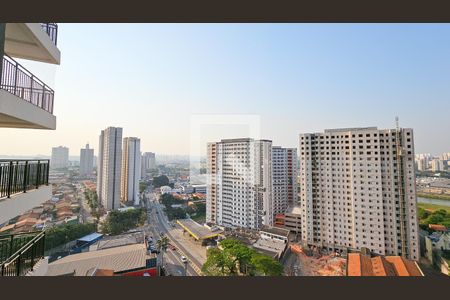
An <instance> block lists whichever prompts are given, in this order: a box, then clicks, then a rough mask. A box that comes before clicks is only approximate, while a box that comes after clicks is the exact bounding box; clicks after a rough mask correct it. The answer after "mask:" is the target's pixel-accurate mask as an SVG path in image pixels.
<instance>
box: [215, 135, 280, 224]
mask: <svg viewBox="0 0 450 300" xmlns="http://www.w3.org/2000/svg"><path fill="white" fill-rule="evenodd" d="M207 147H208V149H207V155H208V159H207V170H208V171H207V175H208V176H207V200H206V221H207V222H212V223H215V224H218V225H222V226H226V227H231V228H234V227H245V228H251V229H259V228H261V227H262V226H263V225H270V226H271V225H272V224H273V207H272V141H269V140H254V139H250V138H242V139H224V140H221V141H220V142H214V143H208V146H207Z"/></svg>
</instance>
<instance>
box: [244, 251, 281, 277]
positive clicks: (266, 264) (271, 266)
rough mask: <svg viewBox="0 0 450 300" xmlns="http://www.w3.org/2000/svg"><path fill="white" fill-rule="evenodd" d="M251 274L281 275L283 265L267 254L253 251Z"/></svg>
mask: <svg viewBox="0 0 450 300" xmlns="http://www.w3.org/2000/svg"><path fill="white" fill-rule="evenodd" d="M251 266H252V274H251V275H254V276H255V275H259V276H281V275H283V266H282V265H281V264H280V263H279V262H277V261H275V260H274V259H272V258H271V257H269V256H267V255H263V254H260V253H255V254H254V255H253V256H252V258H251Z"/></svg>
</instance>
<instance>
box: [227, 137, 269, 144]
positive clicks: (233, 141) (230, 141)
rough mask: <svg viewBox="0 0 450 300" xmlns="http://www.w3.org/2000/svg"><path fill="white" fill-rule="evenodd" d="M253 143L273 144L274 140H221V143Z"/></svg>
mask: <svg viewBox="0 0 450 300" xmlns="http://www.w3.org/2000/svg"><path fill="white" fill-rule="evenodd" d="M252 141H261V142H272V140H266V139H257V140H255V139H253V138H235V139H221V140H220V143H248V142H252Z"/></svg>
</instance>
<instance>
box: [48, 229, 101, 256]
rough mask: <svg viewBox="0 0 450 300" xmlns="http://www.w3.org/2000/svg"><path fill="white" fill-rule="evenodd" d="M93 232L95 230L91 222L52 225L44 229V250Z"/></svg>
mask: <svg viewBox="0 0 450 300" xmlns="http://www.w3.org/2000/svg"><path fill="white" fill-rule="evenodd" d="M93 232H95V225H94V224H92V223H86V224H65V225H60V226H55V227H52V228H50V229H47V230H46V231H45V250H49V249H52V248H55V247H58V246H61V245H64V244H66V243H68V242H70V241H73V240H76V239H78V238H80V237H83V236H85V235H87V234H90V233H93Z"/></svg>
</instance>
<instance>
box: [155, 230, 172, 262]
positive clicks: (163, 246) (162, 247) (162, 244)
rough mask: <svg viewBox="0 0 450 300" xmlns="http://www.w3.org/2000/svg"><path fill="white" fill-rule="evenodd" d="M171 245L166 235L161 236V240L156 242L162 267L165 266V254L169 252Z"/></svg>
mask: <svg viewBox="0 0 450 300" xmlns="http://www.w3.org/2000/svg"><path fill="white" fill-rule="evenodd" d="M168 245H169V239H168V238H167V236H165V235H161V238H160V239H159V240H158V241H157V242H156V248H157V249H158V251H159V252H160V253H161V265H162V266H164V252H166V251H167V246H168Z"/></svg>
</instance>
